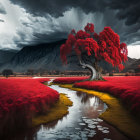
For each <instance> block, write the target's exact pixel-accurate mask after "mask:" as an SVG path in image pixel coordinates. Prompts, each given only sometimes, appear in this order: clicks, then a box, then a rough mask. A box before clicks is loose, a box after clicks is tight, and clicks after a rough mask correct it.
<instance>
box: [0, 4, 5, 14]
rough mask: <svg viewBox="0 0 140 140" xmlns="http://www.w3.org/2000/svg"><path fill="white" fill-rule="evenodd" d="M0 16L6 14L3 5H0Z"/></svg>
mask: <svg viewBox="0 0 140 140" xmlns="http://www.w3.org/2000/svg"><path fill="white" fill-rule="evenodd" d="M0 14H6V10H5V8H4V6H3V5H2V3H0Z"/></svg>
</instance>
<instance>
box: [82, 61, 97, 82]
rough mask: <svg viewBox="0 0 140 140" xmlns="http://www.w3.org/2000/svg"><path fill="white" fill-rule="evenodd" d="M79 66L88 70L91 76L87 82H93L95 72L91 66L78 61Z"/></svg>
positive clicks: (95, 76) (95, 75)
mask: <svg viewBox="0 0 140 140" xmlns="http://www.w3.org/2000/svg"><path fill="white" fill-rule="evenodd" d="M80 64H81V66H82V68H84V69H89V70H90V71H91V76H90V78H89V80H95V79H96V78H97V72H96V69H95V68H94V67H93V66H91V65H89V64H85V63H82V62H81V61H80Z"/></svg>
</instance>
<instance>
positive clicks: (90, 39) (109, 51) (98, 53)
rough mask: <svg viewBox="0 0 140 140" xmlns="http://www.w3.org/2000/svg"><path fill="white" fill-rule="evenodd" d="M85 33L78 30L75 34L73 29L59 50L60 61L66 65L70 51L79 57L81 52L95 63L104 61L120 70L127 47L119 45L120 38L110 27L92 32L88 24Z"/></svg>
mask: <svg viewBox="0 0 140 140" xmlns="http://www.w3.org/2000/svg"><path fill="white" fill-rule="evenodd" d="M84 29H85V31H83V30H80V31H78V32H77V33H76V32H75V30H74V29H73V30H72V31H71V33H70V34H69V36H68V39H67V41H66V43H65V44H63V45H62V46H61V48H60V55H61V59H62V61H63V63H64V64H67V55H69V54H70V53H71V51H72V49H73V50H74V51H75V52H76V54H77V56H78V57H79V56H80V55H81V54H82V52H87V55H88V56H91V55H93V57H95V58H96V60H97V61H100V60H105V61H107V62H108V63H110V64H112V66H115V67H118V68H119V70H122V69H123V68H124V66H123V65H122V62H123V61H124V62H125V61H126V60H127V53H128V52H127V46H126V44H125V43H121V44H120V38H119V35H118V34H117V33H115V32H114V31H113V30H112V29H111V28H110V27H105V28H104V30H103V31H102V32H100V33H99V34H97V33H96V32H94V24H92V23H88V24H87V25H86V26H85V28H84Z"/></svg>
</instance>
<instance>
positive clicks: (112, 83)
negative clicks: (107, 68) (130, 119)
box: [74, 76, 140, 114]
mask: <svg viewBox="0 0 140 140" xmlns="http://www.w3.org/2000/svg"><path fill="white" fill-rule="evenodd" d="M104 78H105V79H106V80H107V81H85V82H80V83H75V84H74V86H75V87H79V88H85V89H93V90H97V91H102V92H107V93H110V94H112V95H114V96H116V97H118V98H120V99H121V100H122V101H123V102H124V103H125V104H127V105H128V107H129V108H130V110H131V111H133V112H135V113H137V114H138V113H140V77H139V76H128V77H123V76H122V77H104Z"/></svg>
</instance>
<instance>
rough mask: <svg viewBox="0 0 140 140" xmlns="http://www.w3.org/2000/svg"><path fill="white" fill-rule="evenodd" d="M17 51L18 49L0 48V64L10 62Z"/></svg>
mask: <svg viewBox="0 0 140 140" xmlns="http://www.w3.org/2000/svg"><path fill="white" fill-rule="evenodd" d="M16 53H17V52H16V51H9V50H0V64H4V63H6V62H9V61H10V60H11V58H12V57H13V56H14V55H15V54H16Z"/></svg>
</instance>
